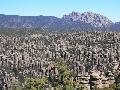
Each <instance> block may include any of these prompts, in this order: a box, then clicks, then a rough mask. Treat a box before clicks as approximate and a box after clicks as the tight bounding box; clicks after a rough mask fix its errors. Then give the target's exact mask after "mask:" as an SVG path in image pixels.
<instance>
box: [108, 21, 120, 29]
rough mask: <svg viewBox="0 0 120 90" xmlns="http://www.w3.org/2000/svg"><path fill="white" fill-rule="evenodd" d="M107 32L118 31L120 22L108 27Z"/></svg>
mask: <svg viewBox="0 0 120 90" xmlns="http://www.w3.org/2000/svg"><path fill="white" fill-rule="evenodd" d="M108 29H109V30H112V31H120V22H116V23H114V24H112V25H111V26H109V27H108Z"/></svg>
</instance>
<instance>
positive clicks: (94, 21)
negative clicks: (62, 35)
mask: <svg viewBox="0 0 120 90" xmlns="http://www.w3.org/2000/svg"><path fill="white" fill-rule="evenodd" d="M63 19H65V20H70V21H77V22H83V23H89V24H91V25H92V26H95V27H107V26H109V25H111V24H112V23H113V22H112V21H111V20H109V19H108V18H107V17H105V16H102V15H100V14H96V13H92V12H84V13H82V14H80V13H78V12H72V13H70V14H69V15H64V16H63Z"/></svg>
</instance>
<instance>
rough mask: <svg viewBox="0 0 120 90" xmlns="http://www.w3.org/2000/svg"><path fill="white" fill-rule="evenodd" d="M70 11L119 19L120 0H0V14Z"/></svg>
mask: <svg viewBox="0 0 120 90" xmlns="http://www.w3.org/2000/svg"><path fill="white" fill-rule="evenodd" d="M72 11H75V12H79V13H83V12H94V13H98V14H101V15H104V16H106V17H108V18H109V19H110V20H112V21H113V22H118V21H120V0H0V14H6V15H22V16H39V15H45V16H56V17H60V18H61V17H62V16H63V15H65V14H69V13H71V12H72Z"/></svg>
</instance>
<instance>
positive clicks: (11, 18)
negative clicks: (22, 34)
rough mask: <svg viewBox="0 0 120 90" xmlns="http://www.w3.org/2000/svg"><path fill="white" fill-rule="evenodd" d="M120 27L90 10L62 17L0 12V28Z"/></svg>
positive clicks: (85, 28) (67, 28) (100, 28)
mask: <svg viewBox="0 0 120 90" xmlns="http://www.w3.org/2000/svg"><path fill="white" fill-rule="evenodd" d="M118 27H120V24H118V23H115V24H114V23H113V22H112V21H111V20H109V19H108V18H106V17H105V16H102V15H99V14H95V13H92V12H85V13H82V14H80V13H77V12H72V13H70V14H69V15H64V16H63V17H62V18H57V17H54V16H42V15H40V16H19V15H4V14H0V28H15V29H16V28H42V29H43V30H50V31H51V30H54V31H55V30H56V31H61V30H108V29H110V30H111V29H114V30H117V31H120V29H115V28H118Z"/></svg>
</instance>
